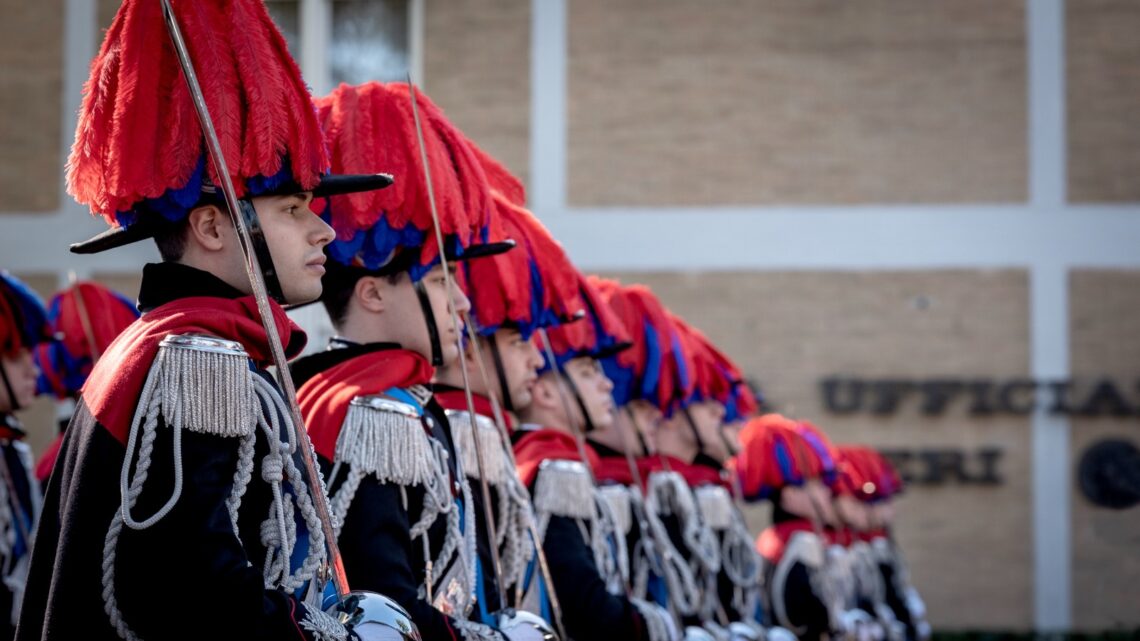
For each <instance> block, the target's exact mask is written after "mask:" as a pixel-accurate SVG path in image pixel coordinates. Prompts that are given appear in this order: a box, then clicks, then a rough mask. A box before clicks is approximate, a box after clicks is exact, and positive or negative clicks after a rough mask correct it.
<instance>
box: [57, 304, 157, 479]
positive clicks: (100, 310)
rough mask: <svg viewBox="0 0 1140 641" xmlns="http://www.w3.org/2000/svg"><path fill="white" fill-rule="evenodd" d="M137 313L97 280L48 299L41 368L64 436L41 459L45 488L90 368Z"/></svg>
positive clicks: (132, 306) (135, 318)
mask: <svg viewBox="0 0 1140 641" xmlns="http://www.w3.org/2000/svg"><path fill="white" fill-rule="evenodd" d="M93 312H94V313H93ZM138 317H139V312H138V310H137V309H136V308H135V305H134V303H132V302H131V301H129V300H127V299H126V298H125V297H124V296H123V295H122V294H119V293H118V292H115V291H113V290H111V289H109V288H107V287H104V286H103V285H100V284H99V283H93V282H77V283H74V284H72V285H71V286H70V287H68V288H67V289H65V290H63V291H61V292H59V293H58V294H56V295H55V296H53V297H52V299H51V302H50V303H48V325H49V326H50V327H51V332H52V340H50V341H45V342H43V343H41V344H40V345H39V346H38V347H37V348H36V352H35V357H36V366H37V367H39V369H40V378H39V388H40V392H41V393H43V394H52V395H53V396H55V398H56V402H57V404H58V407H57V416H59V417H60V421H59V436H57V437H56V439H55V440H54V441H52V443H51V444H50V445H49V446H48V448H47V449H46V450H44V452H43V454H41V455H40V458H39V460H38V461H36V479H37V480H38V481H39V482H40V485H41V486H46V485H47V479H48V475H50V474H51V469H52V467H54V466H55V459H56V456H58V455H59V446H60V444H61V443H63V431H64V430H65V429H67V424H68V423H70V422H71V416H72V414H73V413H74V412H75V402H76V400H77V399H78V398H79V390H80V389H82V388H83V384H84V383H86V382H87V377H88V376H89V375H90V374H91V369H92V368H93V367H94V366H95V363H96V361H98V360H99V357H100V356H102V355H103V352H105V351H107V348H108V347H110V346H111V341H113V340H115V337H117V336H118V335H119V334H120V333H122V331H123V330H124V329H126V328H127V326H128V325H130V324H131V323H133V322H134V321H135V320H137V319H138Z"/></svg>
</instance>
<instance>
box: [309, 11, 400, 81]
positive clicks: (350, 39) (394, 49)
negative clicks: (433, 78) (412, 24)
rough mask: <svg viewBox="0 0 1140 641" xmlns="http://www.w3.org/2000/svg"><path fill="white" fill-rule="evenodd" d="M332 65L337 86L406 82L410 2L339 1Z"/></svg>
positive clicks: (334, 26) (330, 54) (331, 49)
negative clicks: (393, 81) (395, 81)
mask: <svg viewBox="0 0 1140 641" xmlns="http://www.w3.org/2000/svg"><path fill="white" fill-rule="evenodd" d="M329 66H330V67H331V71H332V82H333V84H334V85H337V84H340V83H342V82H347V83H349V84H359V83H362V82H366V81H369V80H381V81H392V80H404V79H405V78H406V75H407V73H408V0H335V1H334V2H333V36H332V42H331V43H329Z"/></svg>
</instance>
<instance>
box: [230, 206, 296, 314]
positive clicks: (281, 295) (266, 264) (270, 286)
mask: <svg viewBox="0 0 1140 641" xmlns="http://www.w3.org/2000/svg"><path fill="white" fill-rule="evenodd" d="M238 209H239V210H240V211H241V217H242V219H243V220H244V221H245V226H246V229H248V230H249V244H250V245H251V246H252V247H253V253H254V254H256V255H257V264H258V265H260V266H261V277H262V278H263V279H264V280H265V294H266V295H267V296H269V297H270V298H272V299H273V300H274V301H276V302H277V303H278V304H280V305H287V304H289V301H287V300H285V292H284V291H283V290H282V289H281V279H279V278H278V277H277V268H276V267H274V266H273V255H272V254H270V253H269V245H268V243H266V242H265V231H264V230H262V229H261V221H260V220H259V219H258V217H257V210H256V209H254V208H253V203H251V202H250V201H249V200H248V199H245V198H243V199H241V200H239V201H238Z"/></svg>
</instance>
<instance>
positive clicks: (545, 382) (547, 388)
mask: <svg viewBox="0 0 1140 641" xmlns="http://www.w3.org/2000/svg"><path fill="white" fill-rule="evenodd" d="M554 386H555V383H554V381H553V380H551V378H550V377H549V376H546V375H542V376H539V377H538V380H537V381H535V383H534V391H533V392H532V393H531V403H532V404H533V405H536V406H538V407H541V408H543V409H547V410H550V409H557V408H558V407H559V405H558V403H559V402H560V399H559V398H558V390H557V389H555V387H554Z"/></svg>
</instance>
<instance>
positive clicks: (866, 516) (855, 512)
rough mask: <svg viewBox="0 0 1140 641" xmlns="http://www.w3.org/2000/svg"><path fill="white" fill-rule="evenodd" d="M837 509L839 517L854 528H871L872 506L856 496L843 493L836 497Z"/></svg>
mask: <svg viewBox="0 0 1140 641" xmlns="http://www.w3.org/2000/svg"><path fill="white" fill-rule="evenodd" d="M835 509H836V511H837V512H838V513H839V518H840V519H841V520H842V521H843V522H844V523H846V524H847V525H849V526H851V527H852V528H854V529H856V530H859V531H865V530H868V529H870V521H871V519H870V517H871V515H870V510H871V507H870V506H869V505H867V504H866V503H864V502H862V501H860V500H859V499H857V498H855V497H854V496H850V495H848V494H841V495H839V496H838V497H836V499H835Z"/></svg>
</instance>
